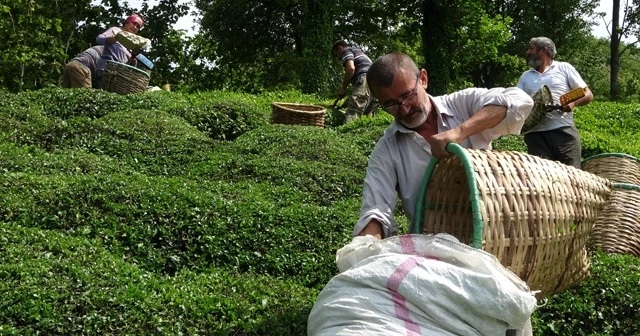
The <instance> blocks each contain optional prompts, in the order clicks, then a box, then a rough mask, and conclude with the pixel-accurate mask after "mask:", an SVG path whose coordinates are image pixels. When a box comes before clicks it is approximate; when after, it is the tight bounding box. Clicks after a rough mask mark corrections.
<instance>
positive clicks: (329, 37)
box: [0, 0, 640, 102]
mask: <svg viewBox="0 0 640 336" xmlns="http://www.w3.org/2000/svg"><path fill="white" fill-rule="evenodd" d="M150 3H152V5H150ZM150 3H148V2H145V1H143V2H142V5H141V8H135V9H134V8H131V6H130V5H129V3H128V2H126V1H121V0H100V1H98V0H95V1H89V0H81V1H54V2H53V3H52V4H50V5H49V4H47V3H45V2H42V1H35V0H26V1H24V0H5V1H3V2H2V4H0V40H2V41H4V42H5V43H3V44H2V45H0V73H1V74H2V75H0V90H8V91H11V92H20V91H24V90H34V89H41V88H46V87H49V86H58V85H59V84H60V82H61V73H62V70H63V67H64V65H65V64H66V63H67V62H68V61H69V60H70V59H71V58H73V57H74V56H76V55H77V54H79V53H81V52H82V51H83V50H85V49H87V48H88V47H90V46H92V45H94V44H95V38H96V36H97V35H98V34H100V33H102V32H104V31H105V30H106V29H107V28H109V27H112V26H120V25H122V21H123V19H124V18H125V17H126V16H127V15H129V14H131V13H133V12H139V13H141V14H142V15H143V16H144V17H145V18H146V23H145V26H144V29H142V30H141V31H140V32H139V34H140V35H141V36H143V37H146V38H149V39H150V40H151V41H152V47H151V48H149V49H147V50H145V51H144V54H145V55H146V56H147V57H148V58H149V59H150V60H151V61H153V62H154V64H155V68H154V70H153V73H152V76H151V83H150V84H151V85H156V86H160V85H162V84H165V83H170V84H171V87H172V89H173V90H174V91H175V90H179V91H182V92H198V91H209V90H213V89H216V90H228V91H242V92H250V93H263V92H265V91H274V90H290V89H294V90H300V91H302V92H307V93H314V94H318V95H319V96H320V97H322V98H323V99H324V98H331V96H333V98H335V96H334V95H335V93H336V91H337V88H338V87H339V85H340V78H341V74H342V72H343V68H342V66H341V64H340V63H339V62H337V61H335V60H332V58H331V52H330V50H329V49H330V46H331V43H332V42H333V41H335V40H338V39H343V40H346V41H348V42H349V43H352V44H354V45H356V46H359V47H361V48H363V49H364V50H365V51H366V53H367V54H368V55H369V56H370V57H371V58H373V59H375V58H377V57H379V56H381V55H383V54H386V53H389V52H393V51H400V52H404V53H406V54H408V55H410V56H411V57H412V58H413V59H414V60H415V61H416V63H417V64H418V65H419V66H420V67H424V68H426V69H427V70H428V71H429V73H430V85H429V89H430V90H431V92H432V93H445V92H450V91H453V90H456V89H460V88H464V87H468V86H477V87H495V86H510V85H513V84H514V83H515V82H516V81H517V79H518V76H519V75H520V74H521V73H522V71H523V70H525V69H526V65H525V64H526V62H525V58H524V54H525V51H526V48H527V45H528V41H529V39H530V38H531V37H534V36H541V35H544V36H548V37H550V38H552V39H553V40H554V41H555V42H556V45H557V49H558V59H559V60H564V61H569V62H571V63H573V64H575V66H576V68H577V70H578V71H579V72H580V73H581V74H582V76H583V77H584V78H585V79H586V82H587V83H588V84H589V86H590V87H591V88H592V90H593V92H594V93H595V94H596V97H598V99H607V98H608V97H609V94H610V87H611V86H613V85H614V84H615V85H616V87H617V89H616V92H617V93H616V95H615V97H616V99H619V100H622V101H636V102H637V101H638V99H639V97H640V96H639V95H638V88H640V84H639V82H638V80H637V79H636V77H637V76H636V73H637V72H638V69H637V68H638V66H639V64H640V63H639V62H638V57H637V55H638V48H637V47H636V45H635V44H634V43H627V42H621V43H620V44H619V45H618V48H617V49H616V50H617V51H616V53H615V55H617V56H619V57H617V56H616V57H612V56H613V55H612V54H611V53H612V52H613V49H612V48H611V47H612V45H613V44H615V43H614V42H615V41H614V40H615V39H613V40H611V41H610V40H609V39H596V38H594V37H592V36H591V35H590V32H589V30H590V24H591V22H590V21H591V20H596V17H597V15H596V13H594V10H595V8H596V6H597V3H598V1H597V0H565V1H561V2H558V1H555V0H542V1H529V0H509V1H502V0H491V1H479V0H449V1H433V0H422V1H416V0H394V1H388V0H366V1H362V0H358V1H355V0H341V1H334V2H330V1H327V0H280V1H265V0H242V1H238V0H195V1H193V2H192V5H193V7H189V5H188V4H187V3H186V2H185V1H173V0H159V1H154V2H150ZM611 10H612V9H611ZM625 11H626V13H627V14H626V15H625V16H624V18H623V20H622V21H621V22H620V27H621V28H622V29H621V30H618V35H621V36H623V37H626V38H631V37H632V36H634V34H635V33H636V32H637V31H638V27H639V26H638V22H639V19H638V17H639V16H638V13H639V11H638V5H637V4H636V3H635V2H631V3H629V4H628V8H626V10H625ZM189 12H190V13H189ZM187 14H193V15H194V16H193V17H194V19H195V22H193V25H194V26H196V27H197V28H198V30H197V31H195V32H187V31H184V30H178V29H176V28H175V25H176V23H177V22H178V20H180V19H181V18H184V17H185V16H186V15H187ZM533 22H535V24H532V23H533ZM618 35H616V36H618ZM618 37H620V36H618ZM616 41H617V40H616ZM624 41H627V40H624ZM612 65H613V66H612ZM612 74H613V75H614V77H613V78H614V79H615V83H612V80H611V78H612V77H611V76H612Z"/></svg>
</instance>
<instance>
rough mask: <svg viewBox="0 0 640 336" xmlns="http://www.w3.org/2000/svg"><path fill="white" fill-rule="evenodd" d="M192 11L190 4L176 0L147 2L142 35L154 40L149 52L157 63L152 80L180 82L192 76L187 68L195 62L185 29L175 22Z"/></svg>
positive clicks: (143, 9)
mask: <svg viewBox="0 0 640 336" xmlns="http://www.w3.org/2000/svg"><path fill="white" fill-rule="evenodd" d="M188 11H189V6H188V5H186V4H179V3H178V2H177V1H173V0H160V1H159V2H158V4H157V5H156V6H154V7H152V8H149V6H148V4H147V3H146V2H145V3H143V5H142V10H141V13H142V15H143V16H144V18H145V26H144V29H143V30H142V31H140V35H142V36H144V37H146V38H148V39H150V40H151V46H152V47H151V49H150V51H149V52H147V53H145V56H147V57H148V58H149V59H150V60H151V61H152V62H153V63H154V71H153V73H152V76H151V83H152V84H155V85H162V84H165V83H174V84H179V83H182V82H184V81H185V79H186V78H188V73H186V72H185V70H186V69H187V68H188V67H187V66H186V65H187V63H188V62H191V61H192V60H191V58H190V57H189V56H188V53H187V50H186V49H187V48H186V45H185V38H186V37H185V33H186V32H185V31H178V30H175V29H174V28H173V25H174V24H175V23H176V22H177V21H178V20H179V19H180V18H181V17H182V16H185V15H186V14H187V12H188Z"/></svg>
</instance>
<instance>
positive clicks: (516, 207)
mask: <svg viewBox="0 0 640 336" xmlns="http://www.w3.org/2000/svg"><path fill="white" fill-rule="evenodd" d="M447 150H449V151H450V152H452V153H454V155H453V156H452V157H449V158H447V159H444V160H442V161H439V160H438V159H436V158H434V159H432V161H431V162H430V163H429V166H428V167H427V170H426V172H425V175H424V178H423V181H422V185H421V188H420V190H421V191H420V195H419V197H418V200H419V201H418V204H417V206H416V212H415V217H414V220H413V223H412V224H411V232H412V233H425V234H435V233H441V232H445V233H449V234H452V235H454V236H455V237H457V238H458V239H459V240H460V241H462V242H465V243H469V244H471V245H472V246H473V247H476V248H481V249H483V250H485V251H487V252H489V253H491V254H493V255H495V256H496V257H497V258H498V260H500V262H501V263H502V264H503V265H504V266H506V267H507V268H508V269H509V270H511V271H512V272H514V273H515V274H516V275H518V276H519V277H520V278H521V279H522V280H524V281H526V282H527V283H528V284H529V287H530V288H531V290H533V291H540V292H539V293H538V295H537V297H538V298H539V299H540V298H544V297H546V296H548V295H550V294H553V293H555V292H558V291H561V290H563V289H566V288H568V287H570V286H572V285H574V284H576V283H578V282H579V281H581V280H583V279H584V278H585V277H586V276H587V275H588V274H589V273H588V272H589V271H588V267H589V259H588V258H587V250H586V244H587V239H588V235H589V234H590V233H591V231H592V229H593V225H594V222H595V221H596V218H597V217H598V214H599V213H600V212H601V211H602V209H603V207H604V205H605V202H606V201H607V199H608V198H609V196H610V194H611V191H612V189H611V182H610V181H609V180H606V179H604V178H600V177H598V176H596V175H593V174H590V173H588V172H585V171H582V170H579V169H575V168H574V167H570V166H567V165H564V164H561V163H558V162H554V161H550V160H545V159H542V158H539V157H536V156H532V155H528V154H524V153H520V152H497V151H489V150H472V149H463V148H462V147H460V146H458V145H456V144H449V145H448V146H447Z"/></svg>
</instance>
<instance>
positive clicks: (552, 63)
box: [529, 60, 557, 73]
mask: <svg viewBox="0 0 640 336" xmlns="http://www.w3.org/2000/svg"><path fill="white" fill-rule="evenodd" d="M556 64H557V63H556V60H552V61H551V64H550V65H549V67H548V68H547V69H546V70H545V71H543V72H542V73H545V72H547V71H549V69H551V68H553V67H555V66H556ZM529 71H530V72H531V71H533V72H538V70H536V68H531V69H529ZM538 73H539V72H538Z"/></svg>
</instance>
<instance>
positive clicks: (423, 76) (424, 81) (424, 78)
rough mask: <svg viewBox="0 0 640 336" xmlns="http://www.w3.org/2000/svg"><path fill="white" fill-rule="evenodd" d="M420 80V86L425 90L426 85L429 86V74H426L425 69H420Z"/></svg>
mask: <svg viewBox="0 0 640 336" xmlns="http://www.w3.org/2000/svg"><path fill="white" fill-rule="evenodd" d="M420 81H421V82H422V87H423V88H424V89H425V90H426V89H427V86H429V76H427V69H422V70H420Z"/></svg>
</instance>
